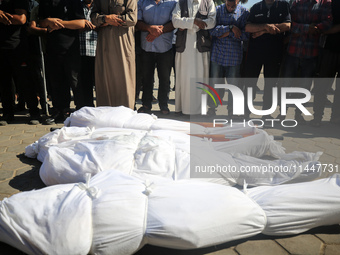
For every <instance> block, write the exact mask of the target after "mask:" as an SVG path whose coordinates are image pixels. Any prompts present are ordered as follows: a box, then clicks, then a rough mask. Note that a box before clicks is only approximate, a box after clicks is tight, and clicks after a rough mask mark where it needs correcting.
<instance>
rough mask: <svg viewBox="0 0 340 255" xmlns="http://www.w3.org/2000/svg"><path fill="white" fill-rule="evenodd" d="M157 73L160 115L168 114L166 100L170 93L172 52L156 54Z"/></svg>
mask: <svg viewBox="0 0 340 255" xmlns="http://www.w3.org/2000/svg"><path fill="white" fill-rule="evenodd" d="M156 61H157V73H158V79H159V87H158V103H159V108H160V110H161V113H163V114H168V113H169V109H168V100H169V92H170V74H171V68H172V64H173V52H172V49H170V50H169V51H167V52H164V53H156Z"/></svg>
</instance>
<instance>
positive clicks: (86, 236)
mask: <svg viewBox="0 0 340 255" xmlns="http://www.w3.org/2000/svg"><path fill="white" fill-rule="evenodd" d="M91 211H92V202H91V198H90V197H88V196H87V194H86V192H84V191H83V190H81V189H80V188H79V187H78V186H76V185H74V184H72V185H71V184H69V185H57V186H53V187H47V188H44V189H41V190H35V191H30V192H22V193H19V194H16V195H13V196H12V197H10V198H8V199H6V198H5V199H4V200H3V201H1V202H0V241H1V242H5V243H8V244H10V245H12V246H13V247H15V248H17V249H20V250H22V251H23V252H25V253H27V254H34V255H37V254H51V255H52V254H56V255H59V254H74V255H76V254H81V255H83V254H87V253H88V252H89V251H90V247H91V240H92V231H93V229H92V216H91Z"/></svg>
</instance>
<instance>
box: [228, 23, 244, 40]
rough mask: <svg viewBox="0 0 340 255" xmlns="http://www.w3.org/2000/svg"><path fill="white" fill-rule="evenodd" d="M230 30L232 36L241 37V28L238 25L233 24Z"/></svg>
mask: <svg viewBox="0 0 340 255" xmlns="http://www.w3.org/2000/svg"><path fill="white" fill-rule="evenodd" d="M231 31H232V32H233V33H234V36H235V37H236V38H237V39H239V38H241V35H242V32H241V30H240V29H239V28H238V27H236V26H233V29H232V30H231Z"/></svg>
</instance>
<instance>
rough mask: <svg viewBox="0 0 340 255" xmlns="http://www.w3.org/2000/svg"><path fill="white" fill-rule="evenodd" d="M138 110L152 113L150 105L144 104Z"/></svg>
mask: <svg viewBox="0 0 340 255" xmlns="http://www.w3.org/2000/svg"><path fill="white" fill-rule="evenodd" d="M137 112H138V113H148V114H151V109H149V108H148V107H146V106H144V105H143V106H142V107H141V108H139V109H138V111H137Z"/></svg>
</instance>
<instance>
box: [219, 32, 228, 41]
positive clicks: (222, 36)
mask: <svg viewBox="0 0 340 255" xmlns="http://www.w3.org/2000/svg"><path fill="white" fill-rule="evenodd" d="M229 34H230V32H229V31H228V32H225V33H224V34H222V35H221V36H219V37H217V38H218V39H222V38H224V37H227V36H228V35H229Z"/></svg>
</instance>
